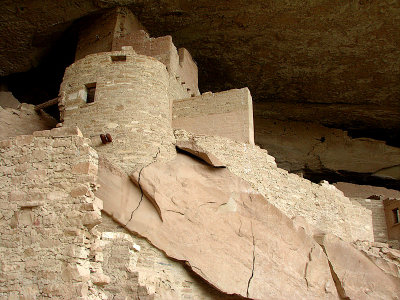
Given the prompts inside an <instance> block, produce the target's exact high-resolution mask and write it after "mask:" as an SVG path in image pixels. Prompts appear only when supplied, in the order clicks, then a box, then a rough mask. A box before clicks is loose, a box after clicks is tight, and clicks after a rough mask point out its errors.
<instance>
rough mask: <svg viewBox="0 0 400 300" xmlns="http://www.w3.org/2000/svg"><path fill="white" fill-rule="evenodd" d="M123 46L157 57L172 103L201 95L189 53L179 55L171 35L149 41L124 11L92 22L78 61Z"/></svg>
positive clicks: (84, 30) (81, 37) (85, 29)
mask: <svg viewBox="0 0 400 300" xmlns="http://www.w3.org/2000/svg"><path fill="white" fill-rule="evenodd" d="M124 46H129V47H132V49H133V50H134V51H135V52H136V53H138V54H141V55H146V56H150V57H154V58H155V59H157V60H159V61H160V62H162V63H163V64H164V65H165V66H166V67H167V70H168V72H169V74H170V79H169V80H170V88H169V96H170V99H181V98H187V97H190V96H192V95H193V96H197V95H199V94H200V93H199V88H198V76H197V73H198V70H197V65H196V64H195V63H194V61H193V59H192V57H191V55H190V54H189V52H188V51H187V50H186V49H183V48H182V49H179V52H178V51H177V49H176V47H175V45H174V43H173V42H172V37H171V36H169V35H167V36H163V37H159V38H150V36H149V35H148V33H147V32H146V31H145V28H144V27H143V26H142V25H141V24H140V22H139V21H138V19H137V18H136V17H135V16H134V15H133V14H132V12H131V11H130V10H129V9H128V8H125V7H118V8H115V9H114V10H112V11H109V12H107V13H105V14H103V15H101V16H98V17H96V18H93V20H91V21H90V22H89V25H87V26H85V27H83V28H82V29H81V31H80V34H79V41H78V45H77V49H76V55H75V59H76V60H79V59H82V58H84V57H85V56H86V55H89V54H93V53H99V52H108V51H120V50H122V47H124Z"/></svg>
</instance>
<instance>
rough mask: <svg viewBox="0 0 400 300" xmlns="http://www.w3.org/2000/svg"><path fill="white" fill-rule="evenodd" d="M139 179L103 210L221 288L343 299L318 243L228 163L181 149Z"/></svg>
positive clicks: (263, 296)
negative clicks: (215, 163) (210, 162)
mask: <svg viewBox="0 0 400 300" xmlns="http://www.w3.org/2000/svg"><path fill="white" fill-rule="evenodd" d="M101 174H102V171H101V170H100V171H99V175H100V176H101ZM133 177H134V178H136V181H137V184H138V185H139V187H140V188H139V189H136V190H137V193H136V194H137V196H136V197H129V198H128V197H122V198H117V197H113V198H110V197H106V198H103V200H104V210H105V211H106V212H107V213H108V214H110V215H112V217H113V218H114V219H115V220H116V221H118V222H119V223H121V224H124V225H125V226H126V228H127V229H128V230H130V231H132V232H136V233H138V234H140V235H141V236H144V237H146V238H147V239H148V240H149V241H150V242H151V243H152V244H153V245H155V246H156V247H157V248H159V249H162V250H163V251H164V252H165V253H166V254H167V255H168V256H170V257H172V258H174V259H177V260H180V261H185V262H187V264H188V265H189V266H190V267H191V268H192V270H193V271H194V272H195V273H197V274H198V275H200V276H201V277H203V278H204V279H205V280H206V281H208V282H209V283H211V284H212V285H213V286H215V287H216V288H217V289H219V290H221V291H223V292H225V293H227V294H237V295H241V296H244V297H249V298H255V299H268V298H274V299H290V298H291V299H294V298H302V299H321V298H325V299H326V298H328V299H330V298H332V299H335V298H337V293H336V290H335V288H333V287H334V282H333V280H332V278H331V274H330V271H329V266H328V262H327V260H326V256H325V254H324V253H323V251H322V249H321V248H320V247H319V245H318V244H317V243H316V242H315V241H314V240H313V239H312V238H311V237H310V236H309V235H307V234H306V232H305V230H304V229H303V228H301V227H297V226H295V225H294V224H293V222H292V221H291V220H290V219H289V218H288V217H286V216H285V215H283V214H282V213H281V212H280V211H279V210H278V209H277V208H275V207H274V206H273V205H271V204H269V203H268V202H267V201H266V199H265V198H264V197H263V196H261V195H260V194H258V193H256V192H255V191H254V190H253V189H252V188H251V187H250V185H249V184H247V183H246V182H245V181H243V180H242V179H240V178H238V177H236V176H235V175H233V174H232V173H230V172H229V171H228V170H227V169H220V168H218V169H216V168H212V167H210V166H207V165H205V164H203V163H201V162H199V161H197V160H195V159H193V158H191V157H189V156H186V155H183V154H178V155H177V157H176V159H174V160H173V161H170V162H168V163H154V164H152V165H150V166H148V167H146V168H144V169H143V170H142V171H141V172H140V174H139V173H136V174H135V175H134V176H133ZM141 191H143V192H144V194H145V195H147V196H149V197H151V198H152V199H151V200H152V201H150V200H148V199H147V197H146V196H144V195H143V194H142V193H141ZM97 196H98V197H100V198H101V188H100V189H99V191H98V193H97ZM132 196H133V194H132ZM151 202H153V203H155V204H157V206H158V208H157V209H155V208H154V206H153V204H152V203H151ZM161 217H162V219H161Z"/></svg>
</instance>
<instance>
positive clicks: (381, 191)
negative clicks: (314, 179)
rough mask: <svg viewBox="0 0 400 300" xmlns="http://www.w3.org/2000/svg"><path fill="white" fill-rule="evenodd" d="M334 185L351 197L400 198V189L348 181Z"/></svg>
mask: <svg viewBox="0 0 400 300" xmlns="http://www.w3.org/2000/svg"><path fill="white" fill-rule="evenodd" d="M334 186H335V187H336V188H337V189H339V190H341V191H342V192H343V194H344V195H345V196H346V197H349V198H365V199H366V198H368V197H370V196H374V195H376V196H380V197H381V198H382V199H386V198H393V199H394V198H397V199H400V191H396V190H391V189H386V188H383V187H378V186H371V185H358V184H352V183H348V182H337V183H335V184H334Z"/></svg>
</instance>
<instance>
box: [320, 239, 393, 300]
mask: <svg viewBox="0 0 400 300" xmlns="http://www.w3.org/2000/svg"><path fill="white" fill-rule="evenodd" d="M316 240H317V241H318V243H319V244H320V245H321V246H322V247H323V249H324V251H325V253H326V254H327V256H328V260H329V263H330V265H331V267H332V270H333V272H334V274H335V275H336V276H335V277H336V278H335V282H336V286H337V287H338V291H339V293H340V296H341V297H342V298H345V299H400V279H399V278H398V277H394V276H392V275H390V274H387V273H385V272H384V271H383V270H382V269H380V268H379V267H378V266H377V265H376V264H375V263H374V262H373V261H372V260H370V259H369V258H368V257H367V256H365V255H364V254H363V253H361V252H360V251H359V250H357V249H356V248H355V247H353V246H352V245H350V244H348V243H346V242H344V241H342V240H341V239H339V238H338V237H336V236H334V235H332V234H327V235H320V236H316Z"/></svg>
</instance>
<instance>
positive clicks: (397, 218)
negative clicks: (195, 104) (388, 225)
mask: <svg viewBox="0 0 400 300" xmlns="http://www.w3.org/2000/svg"><path fill="white" fill-rule="evenodd" d="M392 212H393V219H394V224H398V223H399V222H400V213H399V209H398V208H395V209H393V210H392Z"/></svg>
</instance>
